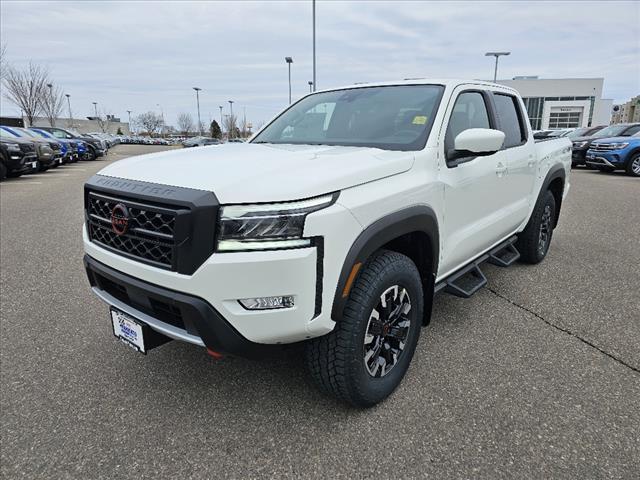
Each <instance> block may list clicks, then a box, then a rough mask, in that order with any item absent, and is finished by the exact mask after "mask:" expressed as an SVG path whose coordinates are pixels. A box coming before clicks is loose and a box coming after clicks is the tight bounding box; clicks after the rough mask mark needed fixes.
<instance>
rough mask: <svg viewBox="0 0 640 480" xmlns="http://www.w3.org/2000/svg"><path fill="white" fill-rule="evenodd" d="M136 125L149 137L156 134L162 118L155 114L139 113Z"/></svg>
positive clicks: (161, 123) (160, 126)
mask: <svg viewBox="0 0 640 480" xmlns="http://www.w3.org/2000/svg"><path fill="white" fill-rule="evenodd" d="M136 123H137V124H138V125H140V126H141V127H142V128H143V129H144V131H146V132H147V133H148V134H149V135H150V136H151V135H153V134H154V133H156V131H157V130H159V129H161V128H162V125H163V122H162V116H160V115H158V114H157V113H155V112H147V113H141V114H140V115H138V116H137V117H136Z"/></svg>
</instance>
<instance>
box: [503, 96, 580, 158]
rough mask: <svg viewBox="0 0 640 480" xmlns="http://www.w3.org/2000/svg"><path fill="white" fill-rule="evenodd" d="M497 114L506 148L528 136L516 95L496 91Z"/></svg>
mask: <svg viewBox="0 0 640 480" xmlns="http://www.w3.org/2000/svg"><path fill="white" fill-rule="evenodd" d="M493 98H494V101H495V104H496V115H497V116H498V120H499V122H500V130H502V131H503V132H504V134H505V139H504V148H509V147H515V146H517V145H520V144H521V143H522V142H523V141H524V140H525V139H526V138H527V137H526V134H525V132H524V129H523V125H522V121H521V117H520V115H519V114H518V111H519V109H518V107H517V105H516V101H517V100H516V99H515V97H512V96H510V95H501V94H499V93H494V95H493ZM576 126H577V125H576Z"/></svg>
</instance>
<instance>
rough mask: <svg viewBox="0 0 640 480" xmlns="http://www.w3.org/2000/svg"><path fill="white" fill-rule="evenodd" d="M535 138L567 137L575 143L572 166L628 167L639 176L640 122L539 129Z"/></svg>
mask: <svg viewBox="0 0 640 480" xmlns="http://www.w3.org/2000/svg"><path fill="white" fill-rule="evenodd" d="M533 137H534V138H535V139H536V140H545V139H550V138H558V137H567V138H568V139H570V140H571V142H572V143H573V150H572V155H571V164H572V166H574V167H575V166H578V165H586V166H587V167H589V168H595V169H598V170H600V171H602V172H613V171H614V170H625V171H626V172H627V173H628V174H629V175H632V176H634V177H640V123H620V124H616V125H609V126H606V125H599V126H595V127H584V128H575V129H567V128H564V129H558V130H540V131H536V132H534V134H533Z"/></svg>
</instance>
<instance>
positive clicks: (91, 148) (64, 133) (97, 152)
mask: <svg viewBox="0 0 640 480" xmlns="http://www.w3.org/2000/svg"><path fill="white" fill-rule="evenodd" d="M38 129H39V130H44V131H46V132H51V134H52V135H53V136H54V137H56V138H64V139H67V140H72V139H75V140H82V141H83V142H84V143H85V144H86V145H87V152H86V153H85V156H84V159H85V160H95V159H96V158H98V157H102V156H103V155H104V154H105V153H106V152H105V151H104V148H103V146H102V142H100V140H98V139H95V138H93V137H89V136H87V135H83V134H81V133H78V132H76V131H74V130H66V129H64V128H58V127H38Z"/></svg>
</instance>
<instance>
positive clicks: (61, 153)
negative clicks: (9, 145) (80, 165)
mask: <svg viewBox="0 0 640 480" xmlns="http://www.w3.org/2000/svg"><path fill="white" fill-rule="evenodd" d="M10 128H11V131H12V132H15V133H17V134H18V135H20V138H24V139H25V140H30V141H32V142H36V141H37V142H41V141H42V140H44V141H46V142H48V143H49V146H50V147H51V149H52V150H53V165H52V167H53V168H56V167H57V166H59V165H62V164H63V163H67V162H66V158H65V153H66V150H67V149H66V148H65V146H64V145H63V144H62V141H61V140H59V139H57V138H55V137H54V138H46V137H43V136H42V135H40V134H38V133H37V132H34V131H33V130H31V129H29V128H22V127H10Z"/></svg>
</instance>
